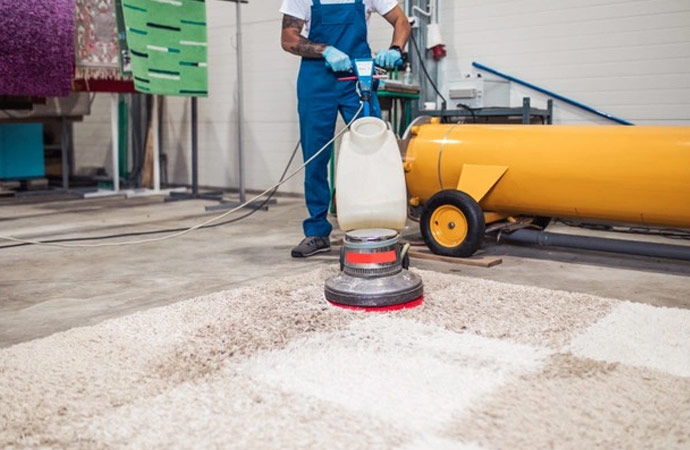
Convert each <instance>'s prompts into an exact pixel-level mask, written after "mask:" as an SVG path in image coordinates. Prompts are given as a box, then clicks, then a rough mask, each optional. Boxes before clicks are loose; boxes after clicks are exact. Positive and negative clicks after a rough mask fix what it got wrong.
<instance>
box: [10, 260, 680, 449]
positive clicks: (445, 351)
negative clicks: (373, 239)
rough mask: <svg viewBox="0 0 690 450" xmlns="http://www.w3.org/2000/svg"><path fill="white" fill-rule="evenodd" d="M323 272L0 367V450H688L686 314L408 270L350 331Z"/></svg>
mask: <svg viewBox="0 0 690 450" xmlns="http://www.w3.org/2000/svg"><path fill="white" fill-rule="evenodd" d="M333 273H334V269H329V270H321V271H317V272H312V273H310V274H307V275H302V276H297V277H293V278H288V279H282V280H276V281H275V282H273V283H270V284H263V285H258V286H254V287H249V288H243V289H238V290H234V291H227V292H222V293H218V294H214V295H211V296H207V297H203V298H197V299H193V300H189V301H186V302H182V303H177V304H174V305H171V306H167V307H163V308H158V309H153V310H149V311H146V312H142V313H138V314H134V315H131V316H127V317H124V318H121V319H117V320H111V321H108V322H104V323H102V324H100V325H97V326H94V327H88V328H79V329H74V330H70V331H68V332H64V333H59V334H55V335H53V336H50V337H48V338H45V339H41V340H36V341H33V342H28V343H24V344H20V345H16V346H14V347H10V348H7V349H4V350H0V448H83V449H101V448H104V449H105V448H141V449H156V448H160V449H168V448H190V449H191V448H250V449H258V448H281V449H284V448H290V449H303V448H323V449H333V448H343V449H377V448H398V449H405V450H407V449H472V450H481V449H486V450H489V449H514V448H519V449H540V448H576V449H591V448H616V449H617V448H626V449H629V448H644V449H649V448H658V449H674V448H683V449H688V448H690V311H686V310H675V309H661V308H654V307H651V306H646V305H640V304H633V303H628V302H621V301H617V300H610V299H602V298H596V297H592V296H588V295H583V294H573V293H565V292H556V291H549V290H544V289H537V288H532V287H524V286H515V285H508V284H501V283H496V282H490V281H483V280H477V279H470V278H460V277H454V276H449V275H441V274H436V273H431V272H420V274H421V275H422V277H423V278H424V280H425V284H426V292H427V294H426V303H425V304H424V306H423V307H421V308H417V309H414V310H409V311H402V312H397V313H391V314H365V313H356V312H348V311H344V310H340V309H335V308H332V307H330V306H328V305H327V304H326V303H325V302H324V300H323V296H322V288H323V281H324V279H325V278H326V277H327V276H329V275H331V274H333Z"/></svg>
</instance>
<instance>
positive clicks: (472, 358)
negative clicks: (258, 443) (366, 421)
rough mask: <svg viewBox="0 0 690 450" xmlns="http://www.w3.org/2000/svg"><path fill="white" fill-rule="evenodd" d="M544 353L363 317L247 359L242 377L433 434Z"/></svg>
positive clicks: (533, 366) (532, 366) (541, 358)
mask: <svg viewBox="0 0 690 450" xmlns="http://www.w3.org/2000/svg"><path fill="white" fill-rule="evenodd" d="M548 354H549V353H548V352H547V351H546V350H543V349H537V348H533V347H530V346H526V345H520V344H514V343H511V342H508V341H501V340H498V339H488V338H483V337H480V336H475V335H469V334H459V333H453V332H450V331H446V330H443V329H440V328H438V327H430V326H427V325H423V324H420V323H418V322H415V321H411V320H405V319H396V318H392V317H389V316H383V315H382V316H370V317H368V318H366V319H364V320H360V321H357V322H354V323H352V324H351V325H350V327H349V328H348V329H347V330H344V331H341V332H336V333H329V334H322V335H318V336H313V337H311V338H309V339H306V340H299V341H296V342H293V343H292V344H291V345H289V346H288V347H287V348H285V349H283V350H280V351H276V352H270V353H265V354H262V355H259V356H257V357H256V358H253V359H252V360H251V361H249V362H248V363H247V365H246V367H245V368H244V370H243V372H244V373H246V374H247V375H249V376H251V377H252V378H255V379H256V380H258V381H261V382H263V383H266V384H269V385H273V386H275V387H280V388H281V389H284V390H287V391H289V392H292V393H295V394H299V395H305V396H314V397H317V398H319V399H321V400H325V401H328V402H331V403H334V404H337V405H339V406H341V407H343V408H344V409H346V410H348V411H351V412H354V413H356V414H358V415H362V416H369V417H371V418H372V419H373V418H377V419H380V420H385V421H388V422H390V424H391V425H397V426H399V427H402V428H403V429H407V430H411V431H414V432H415V433H420V434H423V433H429V432H432V433H433V432H436V431H439V430H440V429H442V428H443V426H444V425H445V424H446V422H447V421H448V420H449V419H450V418H451V417H453V416H457V415H459V414H460V413H462V412H466V411H467V410H468V409H469V407H470V406H472V404H473V403H474V402H476V401H477V400H478V399H480V398H482V397H483V396H485V395H487V394H489V393H490V392H491V391H493V390H494V389H496V388H497V387H499V386H501V384H503V383H505V382H506V381H507V380H510V379H513V377H514V376H516V375H519V374H521V373H524V372H527V371H532V370H536V369H537V368H538V367H539V366H540V365H541V363H542V362H543V361H544V359H545V358H546V356H547V355H548Z"/></svg>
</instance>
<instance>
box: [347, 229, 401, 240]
mask: <svg viewBox="0 0 690 450" xmlns="http://www.w3.org/2000/svg"><path fill="white" fill-rule="evenodd" d="M398 237H399V234H398V232H397V231H395V230H390V229H387V228H366V229H363V230H352V231H348V232H347V233H346V234H345V240H346V241H348V242H353V243H366V242H372V243H373V242H384V241H389V240H391V239H397V238H398Z"/></svg>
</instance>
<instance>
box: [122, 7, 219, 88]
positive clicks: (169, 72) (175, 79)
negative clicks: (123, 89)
mask: <svg viewBox="0 0 690 450" xmlns="http://www.w3.org/2000/svg"><path fill="white" fill-rule="evenodd" d="M122 10H123V12H124V17H125V26H126V29H127V43H128V45H129V49H130V53H131V57H132V72H133V75H134V86H135V87H136V89H137V90H138V91H140V92H145V93H149V94H162V95H183V96H195V97H206V96H208V66H207V55H208V51H207V38H206V3H205V0H122Z"/></svg>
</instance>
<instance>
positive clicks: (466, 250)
mask: <svg viewBox="0 0 690 450" xmlns="http://www.w3.org/2000/svg"><path fill="white" fill-rule="evenodd" d="M419 227H420V230H421V232H422V238H423V239H424V242H425V243H426V245H427V247H429V250H431V251H432V252H434V253H435V254H437V255H443V256H454V257H460V258H465V257H468V256H472V255H473V254H474V252H476V251H477V250H478V249H479V247H481V245H482V241H483V240H484V231H485V229H486V223H485V222H484V211H482V208H481V207H480V206H479V204H478V203H477V202H476V201H475V200H474V199H473V198H472V197H470V196H469V195H467V194H466V193H464V192H462V191H458V190H455V189H448V190H445V191H441V192H438V193H437V194H435V195H434V196H433V197H431V198H430V199H429V200H428V201H427V202H426V203H425V205H424V211H423V212H422V216H421V218H420V221H419Z"/></svg>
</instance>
